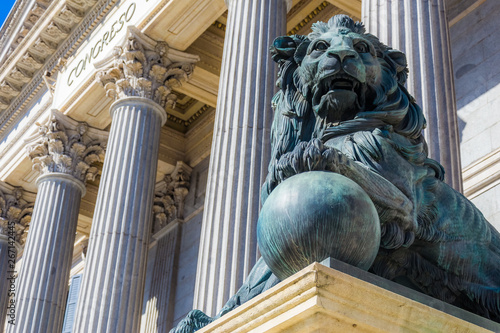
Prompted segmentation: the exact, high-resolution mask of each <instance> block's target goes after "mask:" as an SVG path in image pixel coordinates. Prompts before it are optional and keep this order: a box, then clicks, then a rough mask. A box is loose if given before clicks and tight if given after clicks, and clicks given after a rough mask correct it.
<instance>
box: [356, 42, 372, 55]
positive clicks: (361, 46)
mask: <svg viewBox="0 0 500 333" xmlns="http://www.w3.org/2000/svg"><path fill="white" fill-rule="evenodd" d="M354 49H355V50H356V52H358V53H367V52H370V48H369V47H368V44H366V43H365V42H359V43H357V44H356V45H354Z"/></svg>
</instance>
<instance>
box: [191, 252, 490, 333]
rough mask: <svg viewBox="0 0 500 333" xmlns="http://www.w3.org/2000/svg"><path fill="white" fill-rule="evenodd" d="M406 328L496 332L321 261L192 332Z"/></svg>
mask: <svg viewBox="0 0 500 333" xmlns="http://www.w3.org/2000/svg"><path fill="white" fill-rule="evenodd" d="M325 265H326V266H325ZM327 266H329V267H327ZM331 267H334V268H331ZM410 331H411V332H492V331H493V332H498V331H500V325H499V324H497V323H494V322H492V321H489V320H487V319H484V318H481V317H478V316H476V315H474V314H471V313H469V312H466V311H464V310H461V309H459V308H456V307H454V306H451V305H449V304H445V303H443V302H441V301H438V300H436V299H434V298H431V297H428V296H426V295H423V294H421V293H418V292H416V291H413V290H411V289H408V288H406V287H403V286H401V285H398V284H395V283H393V282H391V281H388V280H385V279H382V278H380V277H378V276H375V275H373V274H370V273H368V272H365V271H363V270H360V269H358V268H356V267H353V266H350V265H347V264H344V263H342V262H339V261H336V260H333V259H327V260H326V261H324V262H323V264H319V263H313V264H311V265H309V266H308V267H306V268H304V269H303V270H301V271H300V272H298V273H296V274H295V275H292V276H291V277H289V278H287V279H286V280H284V281H282V282H281V283H279V284H278V285H276V286H275V287H273V288H271V289H269V290H268V291H266V292H264V293H262V294H261V295H259V296H258V297H255V298H254V299H253V300H251V301H249V302H247V303H245V304H244V305H242V306H240V307H238V308H236V309H235V310H233V311H231V312H230V313H228V314H226V315H224V316H223V317H221V318H220V319H218V320H216V321H215V322H213V323H212V324H210V325H208V326H206V327H205V328H203V329H201V330H200V331H198V332H200V333H208V332H210V333H215V332H234V333H237V332H238V333H243V332H245V333H246V332H253V333H257V332H258V333H263V332H269V333H270V332H287V333H299V332H300V333H305V332H307V333H310V332H410Z"/></svg>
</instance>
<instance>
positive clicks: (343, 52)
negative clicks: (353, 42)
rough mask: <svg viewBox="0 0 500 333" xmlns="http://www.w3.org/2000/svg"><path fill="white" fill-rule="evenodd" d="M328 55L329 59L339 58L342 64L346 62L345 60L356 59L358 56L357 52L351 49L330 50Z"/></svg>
mask: <svg viewBox="0 0 500 333" xmlns="http://www.w3.org/2000/svg"><path fill="white" fill-rule="evenodd" d="M327 55H328V56H329V57H335V58H338V59H339V60H340V62H344V60H345V59H348V58H356V57H357V56H358V54H357V53H356V51H354V50H350V49H330V50H328V51H327Z"/></svg>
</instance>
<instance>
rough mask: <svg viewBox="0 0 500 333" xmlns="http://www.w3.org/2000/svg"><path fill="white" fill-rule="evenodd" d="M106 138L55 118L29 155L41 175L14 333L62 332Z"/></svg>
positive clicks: (42, 128)
mask: <svg viewBox="0 0 500 333" xmlns="http://www.w3.org/2000/svg"><path fill="white" fill-rule="evenodd" d="M106 136H107V135H106V133H105V132H101V131H98V130H94V129H89V128H88V126H87V125H86V124H85V123H77V122H75V121H73V120H71V119H69V118H67V117H65V116H63V115H62V114H60V113H58V112H54V113H53V115H52V118H51V119H50V122H49V124H48V125H47V126H44V125H41V126H40V133H39V136H38V139H36V142H35V143H34V144H33V145H31V146H30V147H29V148H28V149H29V157H30V158H31V160H32V162H33V168H34V169H36V170H38V171H39V172H40V173H41V176H40V177H38V179H37V185H38V193H37V196H36V200H35V206H34V209H33V216H32V221H31V225H30V232H29V233H28V237H27V240H26V246H25V250H24V253H23V262H22V266H21V271H20V273H19V280H18V281H19V292H18V293H17V295H16V298H17V309H16V318H17V320H16V322H15V326H14V325H9V326H8V331H9V332H40V333H42V332H60V331H61V330H62V324H63V315H64V306H65V303H66V296H67V292H68V279H69V272H70V268H71V260H72V254H73V244H74V242H75V233H76V225H77V222H78V211H79V208H80V200H81V197H82V196H83V195H84V193H85V181H86V180H87V179H94V178H95V176H96V174H97V173H98V170H97V168H96V167H95V166H92V164H93V163H95V162H101V161H102V160H103V159H104V142H105V140H106Z"/></svg>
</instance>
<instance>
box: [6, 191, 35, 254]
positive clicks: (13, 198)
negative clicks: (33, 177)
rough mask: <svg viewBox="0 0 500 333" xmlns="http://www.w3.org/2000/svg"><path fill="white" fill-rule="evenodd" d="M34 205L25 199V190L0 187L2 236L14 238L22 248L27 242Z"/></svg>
mask: <svg viewBox="0 0 500 333" xmlns="http://www.w3.org/2000/svg"><path fill="white" fill-rule="evenodd" d="M32 213H33V203H32V202H27V201H26V200H25V199H24V198H23V190H22V189H21V188H20V187H14V188H13V189H12V190H9V189H7V186H6V185H5V184H4V183H2V186H0V234H2V235H5V236H7V237H11V238H14V240H15V241H16V242H17V243H19V244H20V245H21V246H22V245H23V244H24V243H25V241H26V236H27V231H28V226H29V223H30V222H31V214H32Z"/></svg>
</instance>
